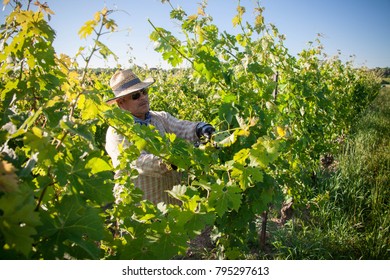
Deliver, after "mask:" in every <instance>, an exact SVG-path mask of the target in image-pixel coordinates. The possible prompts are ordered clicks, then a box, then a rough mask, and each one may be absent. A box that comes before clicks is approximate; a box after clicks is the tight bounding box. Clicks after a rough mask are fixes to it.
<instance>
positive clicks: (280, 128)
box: [276, 126, 286, 137]
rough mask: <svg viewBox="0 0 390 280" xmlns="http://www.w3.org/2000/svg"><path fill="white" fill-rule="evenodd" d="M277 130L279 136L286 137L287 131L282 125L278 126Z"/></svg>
mask: <svg viewBox="0 0 390 280" xmlns="http://www.w3.org/2000/svg"><path fill="white" fill-rule="evenodd" d="M276 132H277V133H278V136H279V137H284V136H285V135H286V131H285V130H284V129H283V128H282V127H281V126H277V127H276Z"/></svg>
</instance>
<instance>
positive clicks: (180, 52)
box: [148, 19, 194, 65]
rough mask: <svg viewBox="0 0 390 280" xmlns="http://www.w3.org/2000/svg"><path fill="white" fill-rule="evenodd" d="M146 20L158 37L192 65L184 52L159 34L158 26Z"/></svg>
mask: <svg viewBox="0 0 390 280" xmlns="http://www.w3.org/2000/svg"><path fill="white" fill-rule="evenodd" d="M148 22H149V23H150V25H151V26H152V27H153V29H154V30H155V31H156V32H157V33H158V35H160V37H161V38H162V39H163V40H164V41H165V42H167V43H168V44H169V45H170V46H171V47H172V48H173V49H175V51H177V52H178V53H179V54H180V55H181V56H182V57H183V58H184V59H185V60H187V61H188V62H190V63H191V65H194V62H193V61H192V60H191V59H189V58H188V57H187V56H186V55H185V54H184V53H182V51H181V50H179V49H178V48H177V47H176V46H175V45H172V44H171V42H169V40H167V39H166V38H165V37H164V35H163V34H161V32H160V31H159V30H158V28H157V27H156V26H155V25H154V24H153V23H152V22H151V21H150V19H148Z"/></svg>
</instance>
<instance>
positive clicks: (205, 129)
mask: <svg viewBox="0 0 390 280" xmlns="http://www.w3.org/2000/svg"><path fill="white" fill-rule="evenodd" d="M214 132H215V128H214V127H213V126H212V125H211V124H208V123H204V122H200V123H198V125H197V126H196V135H197V136H198V138H202V137H205V138H207V139H210V138H211V135H212V134H213V133H214Z"/></svg>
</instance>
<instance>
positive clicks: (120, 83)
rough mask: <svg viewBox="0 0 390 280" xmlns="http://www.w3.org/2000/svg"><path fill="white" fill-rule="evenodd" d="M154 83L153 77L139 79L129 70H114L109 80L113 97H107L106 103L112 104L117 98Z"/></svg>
mask: <svg viewBox="0 0 390 280" xmlns="http://www.w3.org/2000/svg"><path fill="white" fill-rule="evenodd" d="M153 83H154V79H153V78H151V77H150V78H147V79H146V80H144V81H141V80H140V79H139V78H138V77H137V76H136V75H135V74H134V73H133V71H131V70H129V69H128V70H121V71H118V72H116V73H115V74H114V75H113V76H112V77H111V80H110V86H111V88H112V90H113V92H114V94H115V97H114V98H111V99H108V100H107V101H106V103H107V104H113V103H115V101H116V100H117V99H119V98H122V97H124V96H126V95H129V94H131V93H133V92H136V91H138V90H141V89H143V88H147V87H148V86H150V85H151V84H153Z"/></svg>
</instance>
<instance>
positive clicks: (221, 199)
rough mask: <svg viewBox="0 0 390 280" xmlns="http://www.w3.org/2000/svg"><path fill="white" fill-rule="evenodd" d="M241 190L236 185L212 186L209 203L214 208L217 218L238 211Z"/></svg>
mask: <svg viewBox="0 0 390 280" xmlns="http://www.w3.org/2000/svg"><path fill="white" fill-rule="evenodd" d="M241 198H242V194H241V189H240V188H239V187H237V186H236V185H231V186H225V185H218V184H214V185H213V190H212V192H211V194H210V198H209V203H210V206H211V207H214V208H215V211H216V212H217V214H218V216H220V217H222V216H223V214H224V213H225V212H228V211H231V210H238V209H239V208H240V205H241Z"/></svg>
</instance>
